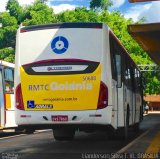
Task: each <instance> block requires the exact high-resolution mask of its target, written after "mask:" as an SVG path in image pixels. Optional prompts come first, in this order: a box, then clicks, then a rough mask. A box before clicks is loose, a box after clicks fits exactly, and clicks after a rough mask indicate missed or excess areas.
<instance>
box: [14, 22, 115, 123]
mask: <svg viewBox="0 0 160 159" xmlns="http://www.w3.org/2000/svg"><path fill="white" fill-rule="evenodd" d="M93 24H94V25H93V26H92V24H90V25H89V26H87V23H86V24H84V25H82V26H81V25H77V26H78V27H74V26H73V27H71V26H70V24H69V25H67V26H70V27H65V26H64V27H62V26H61V25H60V26H58V27H55V26H54V25H52V26H51V25H49V26H48V27H46V28H43V27H28V28H27V27H26V28H22V29H20V30H19V33H18V34H17V42H18V44H17V52H16V66H17V68H18V69H17V70H18V71H17V72H16V74H15V78H17V77H19V78H17V80H15V81H16V82H15V86H16V107H17V108H18V109H17V110H16V122H17V124H18V125H27V123H28V124H51V125H53V124H58V123H65V124H83V123H86V124H93V123H95V124H110V123H111V118H110V117H111V115H110V114H111V112H112V108H111V107H108V97H107V94H108V87H107V85H106V81H102V74H103V73H102V67H103V63H102V61H103V51H104V49H103V25H102V24H99V23H93ZM63 25H64V24H63ZM79 26H80V27H79ZM84 26H85V27H84ZM31 41H32V42H31ZM107 112H108V114H107Z"/></svg>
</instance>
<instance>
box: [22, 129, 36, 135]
mask: <svg viewBox="0 0 160 159" xmlns="http://www.w3.org/2000/svg"><path fill="white" fill-rule="evenodd" d="M34 132H35V130H34V129H24V133H25V134H33V133H34Z"/></svg>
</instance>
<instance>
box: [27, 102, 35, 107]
mask: <svg viewBox="0 0 160 159" xmlns="http://www.w3.org/2000/svg"><path fill="white" fill-rule="evenodd" d="M34 107H35V104H34V100H28V101H27V108H34Z"/></svg>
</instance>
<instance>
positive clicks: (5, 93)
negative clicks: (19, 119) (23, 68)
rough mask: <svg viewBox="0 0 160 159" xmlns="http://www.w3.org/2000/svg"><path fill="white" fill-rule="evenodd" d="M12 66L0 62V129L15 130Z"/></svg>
mask: <svg viewBox="0 0 160 159" xmlns="http://www.w3.org/2000/svg"><path fill="white" fill-rule="evenodd" d="M14 99H15V98H14V64H12V63H9V62H5V61H2V60H0V129H1V130H2V129H7V128H15V127H16V126H17V125H16V123H15V114H14V113H15V108H14Z"/></svg>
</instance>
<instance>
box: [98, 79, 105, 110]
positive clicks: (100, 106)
mask: <svg viewBox="0 0 160 159" xmlns="http://www.w3.org/2000/svg"><path fill="white" fill-rule="evenodd" d="M107 106H108V88H107V86H106V85H105V84H104V83H103V82H102V81H101V84H100V91H99V99H98V105H97V109H103V108H105V107H107Z"/></svg>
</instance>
